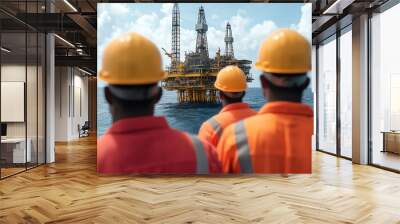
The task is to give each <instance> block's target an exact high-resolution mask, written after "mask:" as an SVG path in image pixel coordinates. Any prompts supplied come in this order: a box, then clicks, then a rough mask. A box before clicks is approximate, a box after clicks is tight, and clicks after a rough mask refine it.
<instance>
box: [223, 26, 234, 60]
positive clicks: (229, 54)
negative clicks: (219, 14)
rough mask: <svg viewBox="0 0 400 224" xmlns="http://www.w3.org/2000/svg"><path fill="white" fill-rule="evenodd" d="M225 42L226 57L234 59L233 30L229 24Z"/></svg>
mask: <svg viewBox="0 0 400 224" xmlns="http://www.w3.org/2000/svg"><path fill="white" fill-rule="evenodd" d="M224 40H225V56H226V57H231V58H234V54H233V45H232V44H233V37H232V29H231V25H230V24H229V23H228V24H226V30H225V39H224Z"/></svg>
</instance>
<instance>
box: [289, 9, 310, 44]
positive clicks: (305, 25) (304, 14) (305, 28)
mask: <svg viewBox="0 0 400 224" xmlns="http://www.w3.org/2000/svg"><path fill="white" fill-rule="evenodd" d="M290 27H291V28H292V29H295V30H297V31H298V32H299V33H301V34H302V35H304V36H305V37H306V38H307V39H308V40H309V41H311V4H304V5H303V6H302V7H301V17H300V19H299V22H298V23H297V24H292V25H291V26H290Z"/></svg>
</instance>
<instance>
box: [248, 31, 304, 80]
mask: <svg viewBox="0 0 400 224" xmlns="http://www.w3.org/2000/svg"><path fill="white" fill-rule="evenodd" d="M255 67H256V68H257V69H259V70H261V71H263V72H268V73H275V74H299V73H306V72H308V71H310V70H311V47H310V44H309V42H308V40H307V39H306V38H304V37H303V36H302V35H301V34H300V33H298V32H296V31H294V30H291V29H287V28H284V29H279V30H277V31H275V32H273V33H272V34H271V35H269V36H268V37H267V38H266V39H265V40H264V42H263V43H262V45H261V48H260V50H259V54H258V59H257V62H256V64H255Z"/></svg>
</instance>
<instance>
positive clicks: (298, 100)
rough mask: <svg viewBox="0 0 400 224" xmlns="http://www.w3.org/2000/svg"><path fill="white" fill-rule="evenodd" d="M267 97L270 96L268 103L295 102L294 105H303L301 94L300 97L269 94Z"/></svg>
mask: <svg viewBox="0 0 400 224" xmlns="http://www.w3.org/2000/svg"><path fill="white" fill-rule="evenodd" d="M266 96H268V102H269V103H270V102H277V101H286V102H293V103H301V98H302V96H301V94H300V95H291V94H281V95H278V94H273V93H269V94H267V95H266Z"/></svg>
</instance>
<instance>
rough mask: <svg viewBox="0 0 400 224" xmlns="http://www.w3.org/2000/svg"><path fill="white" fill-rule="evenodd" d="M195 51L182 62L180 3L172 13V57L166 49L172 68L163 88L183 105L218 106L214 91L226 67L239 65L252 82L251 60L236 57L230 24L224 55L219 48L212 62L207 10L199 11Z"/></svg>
mask: <svg viewBox="0 0 400 224" xmlns="http://www.w3.org/2000/svg"><path fill="white" fill-rule="evenodd" d="M195 30H196V32H197V38H196V46H195V51H193V52H189V53H185V60H184V61H183V62H181V61H180V12H179V7H178V4H177V3H174V6H173V9H172V41H171V44H172V47H171V53H168V52H167V51H166V50H165V49H164V48H162V49H163V51H164V53H165V54H166V55H167V56H168V57H169V58H171V65H170V66H169V67H167V78H166V79H165V80H163V82H162V87H163V88H164V89H166V90H175V91H177V93H178V94H177V95H178V101H179V102H180V103H216V102H218V97H217V90H216V89H215V87H214V82H215V79H216V75H217V73H218V72H219V70H221V69H222V68H224V67H225V66H227V65H237V66H239V67H240V68H241V69H242V70H243V72H244V73H245V74H246V77H247V81H248V82H251V81H252V80H253V78H252V77H251V75H250V65H251V61H250V60H245V59H244V60H239V59H236V58H235V57H234V54H233V35H232V29H231V25H230V24H229V23H227V25H226V30H225V38H224V41H225V54H221V50H220V49H219V48H218V51H217V52H216V56H215V57H214V58H209V51H208V43H207V30H208V25H207V21H206V16H205V10H204V8H203V7H202V6H201V7H200V8H199V12H198V16H197V23H196V24H195Z"/></svg>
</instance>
